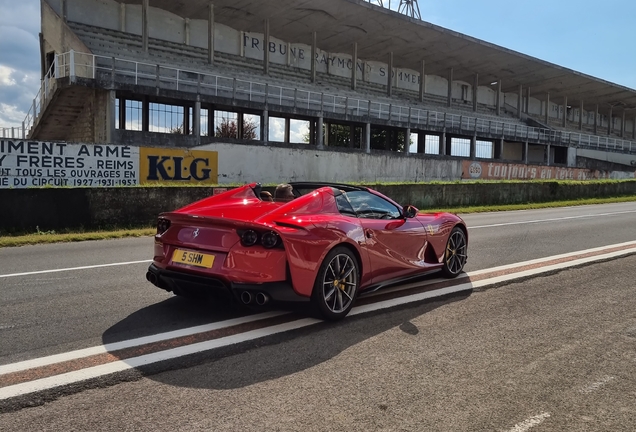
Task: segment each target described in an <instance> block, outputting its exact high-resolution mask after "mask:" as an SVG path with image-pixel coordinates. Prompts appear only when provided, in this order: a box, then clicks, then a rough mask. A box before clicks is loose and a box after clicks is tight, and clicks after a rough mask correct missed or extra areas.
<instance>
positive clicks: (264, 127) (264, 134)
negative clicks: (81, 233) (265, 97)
mask: <svg viewBox="0 0 636 432" xmlns="http://www.w3.org/2000/svg"><path fill="white" fill-rule="evenodd" d="M261 141H263V142H265V143H268V142H269V111H267V110H265V111H263V114H262V116H261Z"/></svg>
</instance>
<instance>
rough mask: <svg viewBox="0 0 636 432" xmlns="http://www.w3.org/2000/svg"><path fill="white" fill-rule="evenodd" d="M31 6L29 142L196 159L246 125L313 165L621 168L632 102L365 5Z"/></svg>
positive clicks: (631, 138)
mask: <svg viewBox="0 0 636 432" xmlns="http://www.w3.org/2000/svg"><path fill="white" fill-rule="evenodd" d="M41 6H42V43H41V47H42V59H41V60H42V75H43V80H42V88H41V90H40V93H39V94H38V97H36V99H35V101H34V103H33V107H32V108H31V110H30V112H29V114H28V116H27V119H26V120H25V124H24V127H23V129H24V130H23V133H24V135H26V136H28V138H29V139H31V140H40V141H56V140H59V141H67V142H92V143H112V144H122V145H123V144H127V145H154V146H157V145H163V146H174V147H196V146H201V145H204V144H209V143H214V142H220V141H222V142H224V143H228V137H227V136H224V137H218V136H215V135H216V133H215V132H216V131H215V129H216V127H217V125H218V119H219V118H221V117H223V118H225V116H230V118H231V119H232V120H233V121H234V122H235V123H236V125H237V130H236V133H235V135H234V136H232V137H229V138H235V139H236V141H230V142H232V143H235V144H237V145H239V144H241V143H245V138H247V137H246V136H245V131H244V129H245V127H244V126H245V124H246V119H251V120H250V121H251V122H253V124H256V125H257V128H258V130H257V133H256V134H255V135H254V136H250V137H249V138H254V139H256V140H257V141H260V142H262V143H271V142H272V141H273V140H272V139H271V138H272V137H271V123H272V122H273V121H275V120H274V119H276V121H282V122H284V123H283V124H284V134H283V137H282V138H281V139H280V141H282V142H283V143H284V144H287V145H291V144H290V143H291V141H292V140H291V139H290V127H291V126H290V125H291V124H293V122H299V121H300V122H305V124H306V125H307V130H308V132H307V134H306V140H307V141H308V142H307V143H306V144H298V145H301V146H305V147H309V148H314V149H317V150H325V149H330V148H332V147H335V146H344V147H345V148H346V151H353V152H361V153H372V152H381V151H392V152H401V153H405V154H411V153H415V154H420V155H423V156H422V157H428V156H431V155H437V157H443V158H448V157H457V158H464V159H469V160H473V159H486V160H488V159H492V160H502V161H510V162H516V163H525V164H547V165H560V166H570V167H575V166H585V167H592V168H595V167H602V168H604V169H605V168H606V169H613V170H623V171H629V170H630V169H631V171H632V172H633V171H634V168H633V165H636V156H635V155H636V142H635V141H636V110H634V108H636V91H634V90H632V89H629V88H626V87H622V86H620V85H617V84H613V83H610V82H606V81H604V80H602V79H598V78H594V77H591V76H587V75H585V74H582V73H579V72H576V71H573V70H569V69H566V68H564V67H561V66H557V65H554V64H550V63H548V62H545V61H542V60H540V59H536V58H532V57H529V56H527V55H524V54H521V53H518V52H514V51H511V50H508V49H505V48H502V47H499V46H496V45H493V44H490V43H488V42H485V41H481V40H478V39H474V38H471V37H469V36H466V35H463V34H459V33H456V32H453V31H451V30H448V29H445V28H441V27H438V26H435V25H432V24H429V23H427V22H424V21H421V20H418V19H414V18H411V17H407V16H405V15H402V14H399V13H397V12H395V11H391V10H389V9H386V8H383V7H380V6H379V5H376V4H372V3H370V2H368V1H362V0H311V1H307V0H260V1H254V0H244V1H238V2H237V1H236V0H234V1H230V0H214V1H212V2H211V1H207V0H192V1H189V2H187V3H184V2H173V1H169V0H136V1H135V0H124V1H115V0H41ZM219 113H222V114H219ZM215 119H216V120H215ZM343 131H344V142H343V138H342V137H343ZM336 135H338V136H336ZM410 139H412V140H413V142H414V143H415V144H414V145H412V146H409V145H408V144H406V145H404V143H405V142H407V143H408V141H409V140H410ZM399 143H402V145H399ZM601 161H604V162H601Z"/></svg>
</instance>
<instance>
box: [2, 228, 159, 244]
mask: <svg viewBox="0 0 636 432" xmlns="http://www.w3.org/2000/svg"><path fill="white" fill-rule="evenodd" d="M156 231H157V229H156V228H141V229H119V230H112V231H107V230H104V231H93V232H68V233H59V234H58V233H54V232H37V233H33V234H25V235H10V236H2V237H0V248H2V247H15V246H26V245H36V244H47V243H69V242H81V241H88V240H108V239H120V238H126V237H148V236H151V235H154V234H155V232H156Z"/></svg>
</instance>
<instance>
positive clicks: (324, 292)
mask: <svg viewBox="0 0 636 432" xmlns="http://www.w3.org/2000/svg"><path fill="white" fill-rule="evenodd" d="M359 285H360V265H359V263H358V260H357V258H356V256H355V255H354V254H353V252H351V251H350V250H349V249H348V248H346V247H342V246H340V247H337V248H334V249H333V250H332V251H331V252H329V253H328V254H327V256H326V257H325V259H324V261H323V262H322V264H321V266H320V269H319V270H318V276H317V277H316V282H315V284H314V290H313V293H312V302H313V304H314V307H315V308H316V310H317V312H318V313H319V314H320V315H321V316H322V317H323V318H325V319H327V320H331V321H337V320H339V319H342V318H344V317H345V316H347V314H348V313H349V311H350V310H351V308H352V307H353V302H354V301H355V299H356V296H357V294H358V287H359Z"/></svg>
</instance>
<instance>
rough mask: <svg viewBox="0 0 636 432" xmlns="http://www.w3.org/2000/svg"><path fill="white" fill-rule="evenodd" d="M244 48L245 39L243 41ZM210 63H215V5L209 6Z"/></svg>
mask: <svg viewBox="0 0 636 432" xmlns="http://www.w3.org/2000/svg"><path fill="white" fill-rule="evenodd" d="M241 46H243V39H241ZM208 63H209V64H213V63H214V4H213V3H212V2H210V3H209V4H208Z"/></svg>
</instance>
